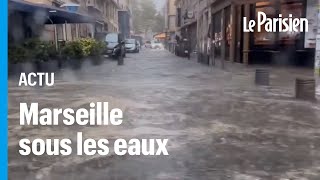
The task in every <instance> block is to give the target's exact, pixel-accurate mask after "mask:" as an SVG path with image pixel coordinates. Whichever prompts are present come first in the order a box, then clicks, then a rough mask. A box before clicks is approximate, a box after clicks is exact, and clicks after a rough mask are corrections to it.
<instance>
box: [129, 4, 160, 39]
mask: <svg viewBox="0 0 320 180" xmlns="http://www.w3.org/2000/svg"><path fill="white" fill-rule="evenodd" d="M132 11H133V12H132V14H133V29H134V31H135V32H136V33H147V32H148V31H151V30H152V31H155V32H160V31H162V29H163V27H164V17H163V16H162V15H160V14H159V13H158V12H157V10H156V7H155V4H154V2H153V0H137V1H135V3H133V6H132Z"/></svg>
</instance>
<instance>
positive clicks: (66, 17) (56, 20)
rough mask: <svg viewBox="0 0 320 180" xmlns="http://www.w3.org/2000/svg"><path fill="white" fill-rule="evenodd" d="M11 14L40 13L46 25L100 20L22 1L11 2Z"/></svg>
mask: <svg viewBox="0 0 320 180" xmlns="http://www.w3.org/2000/svg"><path fill="white" fill-rule="evenodd" d="M8 8H9V13H10V12H21V13H27V14H35V13H39V14H41V15H42V16H46V20H45V24H65V23H69V24H73V23H95V22H96V21H99V19H97V18H94V17H92V16H89V15H87V14H82V13H78V12H71V11H68V10H65V9H61V8H57V7H53V6H49V5H45V4H34V3H30V2H26V1H22V0H9V1H8Z"/></svg>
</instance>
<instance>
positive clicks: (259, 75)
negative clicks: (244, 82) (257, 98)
mask: <svg viewBox="0 0 320 180" xmlns="http://www.w3.org/2000/svg"><path fill="white" fill-rule="evenodd" d="M255 83H256V84H257V85H262V86H269V85H270V80H269V70H267V69H256V77H255Z"/></svg>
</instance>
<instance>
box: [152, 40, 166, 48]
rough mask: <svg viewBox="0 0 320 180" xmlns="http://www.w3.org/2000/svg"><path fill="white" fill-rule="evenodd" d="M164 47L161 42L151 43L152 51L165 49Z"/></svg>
mask: <svg viewBox="0 0 320 180" xmlns="http://www.w3.org/2000/svg"><path fill="white" fill-rule="evenodd" d="M163 48H164V46H163V44H162V43H161V42H157V41H152V42H151V49H163Z"/></svg>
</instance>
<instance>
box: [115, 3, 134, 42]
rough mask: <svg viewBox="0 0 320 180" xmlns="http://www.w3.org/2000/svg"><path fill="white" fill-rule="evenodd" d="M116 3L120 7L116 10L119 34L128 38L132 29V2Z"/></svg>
mask: <svg viewBox="0 0 320 180" xmlns="http://www.w3.org/2000/svg"><path fill="white" fill-rule="evenodd" d="M118 3H119V7H120V9H119V10H118V25H119V32H120V33H121V34H123V36H124V37H126V38H129V37H130V36H131V27H132V18H131V17H132V4H131V3H132V0H119V1H118Z"/></svg>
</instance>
